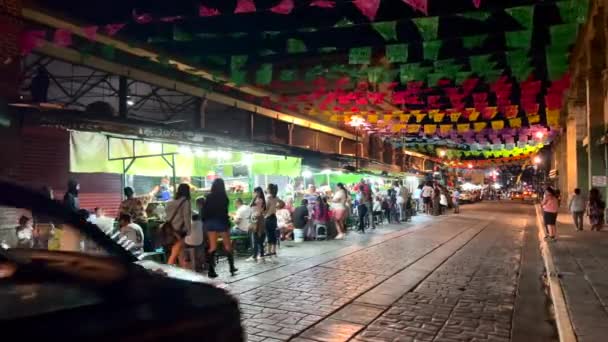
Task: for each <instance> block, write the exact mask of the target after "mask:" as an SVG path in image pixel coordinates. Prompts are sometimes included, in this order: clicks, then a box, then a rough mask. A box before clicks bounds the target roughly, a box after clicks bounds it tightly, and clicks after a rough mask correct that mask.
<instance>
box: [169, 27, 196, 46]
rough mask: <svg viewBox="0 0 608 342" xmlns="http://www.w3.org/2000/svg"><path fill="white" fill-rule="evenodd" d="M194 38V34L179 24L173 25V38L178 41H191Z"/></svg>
mask: <svg viewBox="0 0 608 342" xmlns="http://www.w3.org/2000/svg"><path fill="white" fill-rule="evenodd" d="M193 39H194V37H193V36H192V34H190V33H189V32H186V31H184V30H182V29H181V28H179V27H178V26H177V25H173V40H175V41H176V42H189V41H191V40H193Z"/></svg>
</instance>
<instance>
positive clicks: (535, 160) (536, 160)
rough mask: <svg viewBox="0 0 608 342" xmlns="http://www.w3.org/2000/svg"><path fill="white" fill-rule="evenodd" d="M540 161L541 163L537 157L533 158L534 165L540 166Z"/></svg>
mask: <svg viewBox="0 0 608 342" xmlns="http://www.w3.org/2000/svg"><path fill="white" fill-rule="evenodd" d="M541 161H542V159H540V157H539V156H536V157H534V164H536V165H538V164H540V162H541Z"/></svg>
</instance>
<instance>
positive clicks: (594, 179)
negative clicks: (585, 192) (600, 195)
mask: <svg viewBox="0 0 608 342" xmlns="http://www.w3.org/2000/svg"><path fill="white" fill-rule="evenodd" d="M607 178H608V177H606V176H591V186H599V187H605V186H606V185H608V179H607Z"/></svg>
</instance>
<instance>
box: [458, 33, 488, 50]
mask: <svg viewBox="0 0 608 342" xmlns="http://www.w3.org/2000/svg"><path fill="white" fill-rule="evenodd" d="M487 38H488V35H487V34H480V35H477V36H468V37H463V38H462V45H463V46H464V47H465V48H466V49H469V50H470V49H475V48H478V47H481V46H483V43H484V42H485V41H486V39H487Z"/></svg>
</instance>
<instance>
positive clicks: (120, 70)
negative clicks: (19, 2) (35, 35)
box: [37, 42, 356, 140]
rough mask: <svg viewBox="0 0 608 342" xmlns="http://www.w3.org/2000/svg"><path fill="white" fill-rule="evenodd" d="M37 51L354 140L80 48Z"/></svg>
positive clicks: (47, 45)
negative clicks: (85, 54)
mask: <svg viewBox="0 0 608 342" xmlns="http://www.w3.org/2000/svg"><path fill="white" fill-rule="evenodd" d="M37 51H38V52H40V53H42V54H45V55H48V56H51V57H54V58H57V59H62V60H65V61H68V62H71V63H74V64H81V65H86V66H88V67H90V68H93V69H97V70H102V71H105V72H108V73H111V74H114V75H118V76H127V77H129V78H132V79H136V80H140V81H143V82H146V83H149V84H151V85H155V86H159V87H162V88H166V89H170V90H174V91H177V92H180V93H183V94H187V95H191V96H196V97H200V98H206V99H208V100H211V101H215V102H218V103H221V104H224V105H227V106H231V107H236V108H239V109H243V110H245V111H249V112H252V113H256V114H258V115H262V116H266V117H269V118H273V119H276V120H280V121H284V122H288V123H293V124H295V125H298V126H301V127H306V128H310V129H312V130H316V131H321V132H324V133H327V134H331V135H335V136H338V137H344V138H346V139H349V140H355V139H356V138H355V135H354V134H351V133H349V132H346V131H343V130H340V129H337V128H334V127H330V126H327V125H324V124H321V123H317V122H314V121H310V120H308V119H304V118H300V117H298V116H295V115H292V114H285V113H281V112H278V111H276V110H272V109H268V108H265V107H260V106H258V105H255V104H252V103H249V102H246V101H243V100H239V99H235V98H232V97H230V96H227V95H223V94H219V93H214V92H210V91H207V90H204V89H201V88H199V87H196V86H193V85H190V84H187V83H184V82H180V81H176V80H174V79H170V78H167V77H164V76H159V75H156V74H153V73H151V72H148V71H143V70H139V69H135V68H132V67H129V66H126V65H121V64H118V63H114V62H109V61H107V60H104V59H101V58H98V57H95V56H83V55H82V54H81V53H80V52H79V51H76V50H74V49H68V48H64V47H60V46H57V45H54V44H52V43H50V42H45V43H44V44H43V45H42V46H41V47H39V48H38V49H37Z"/></svg>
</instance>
